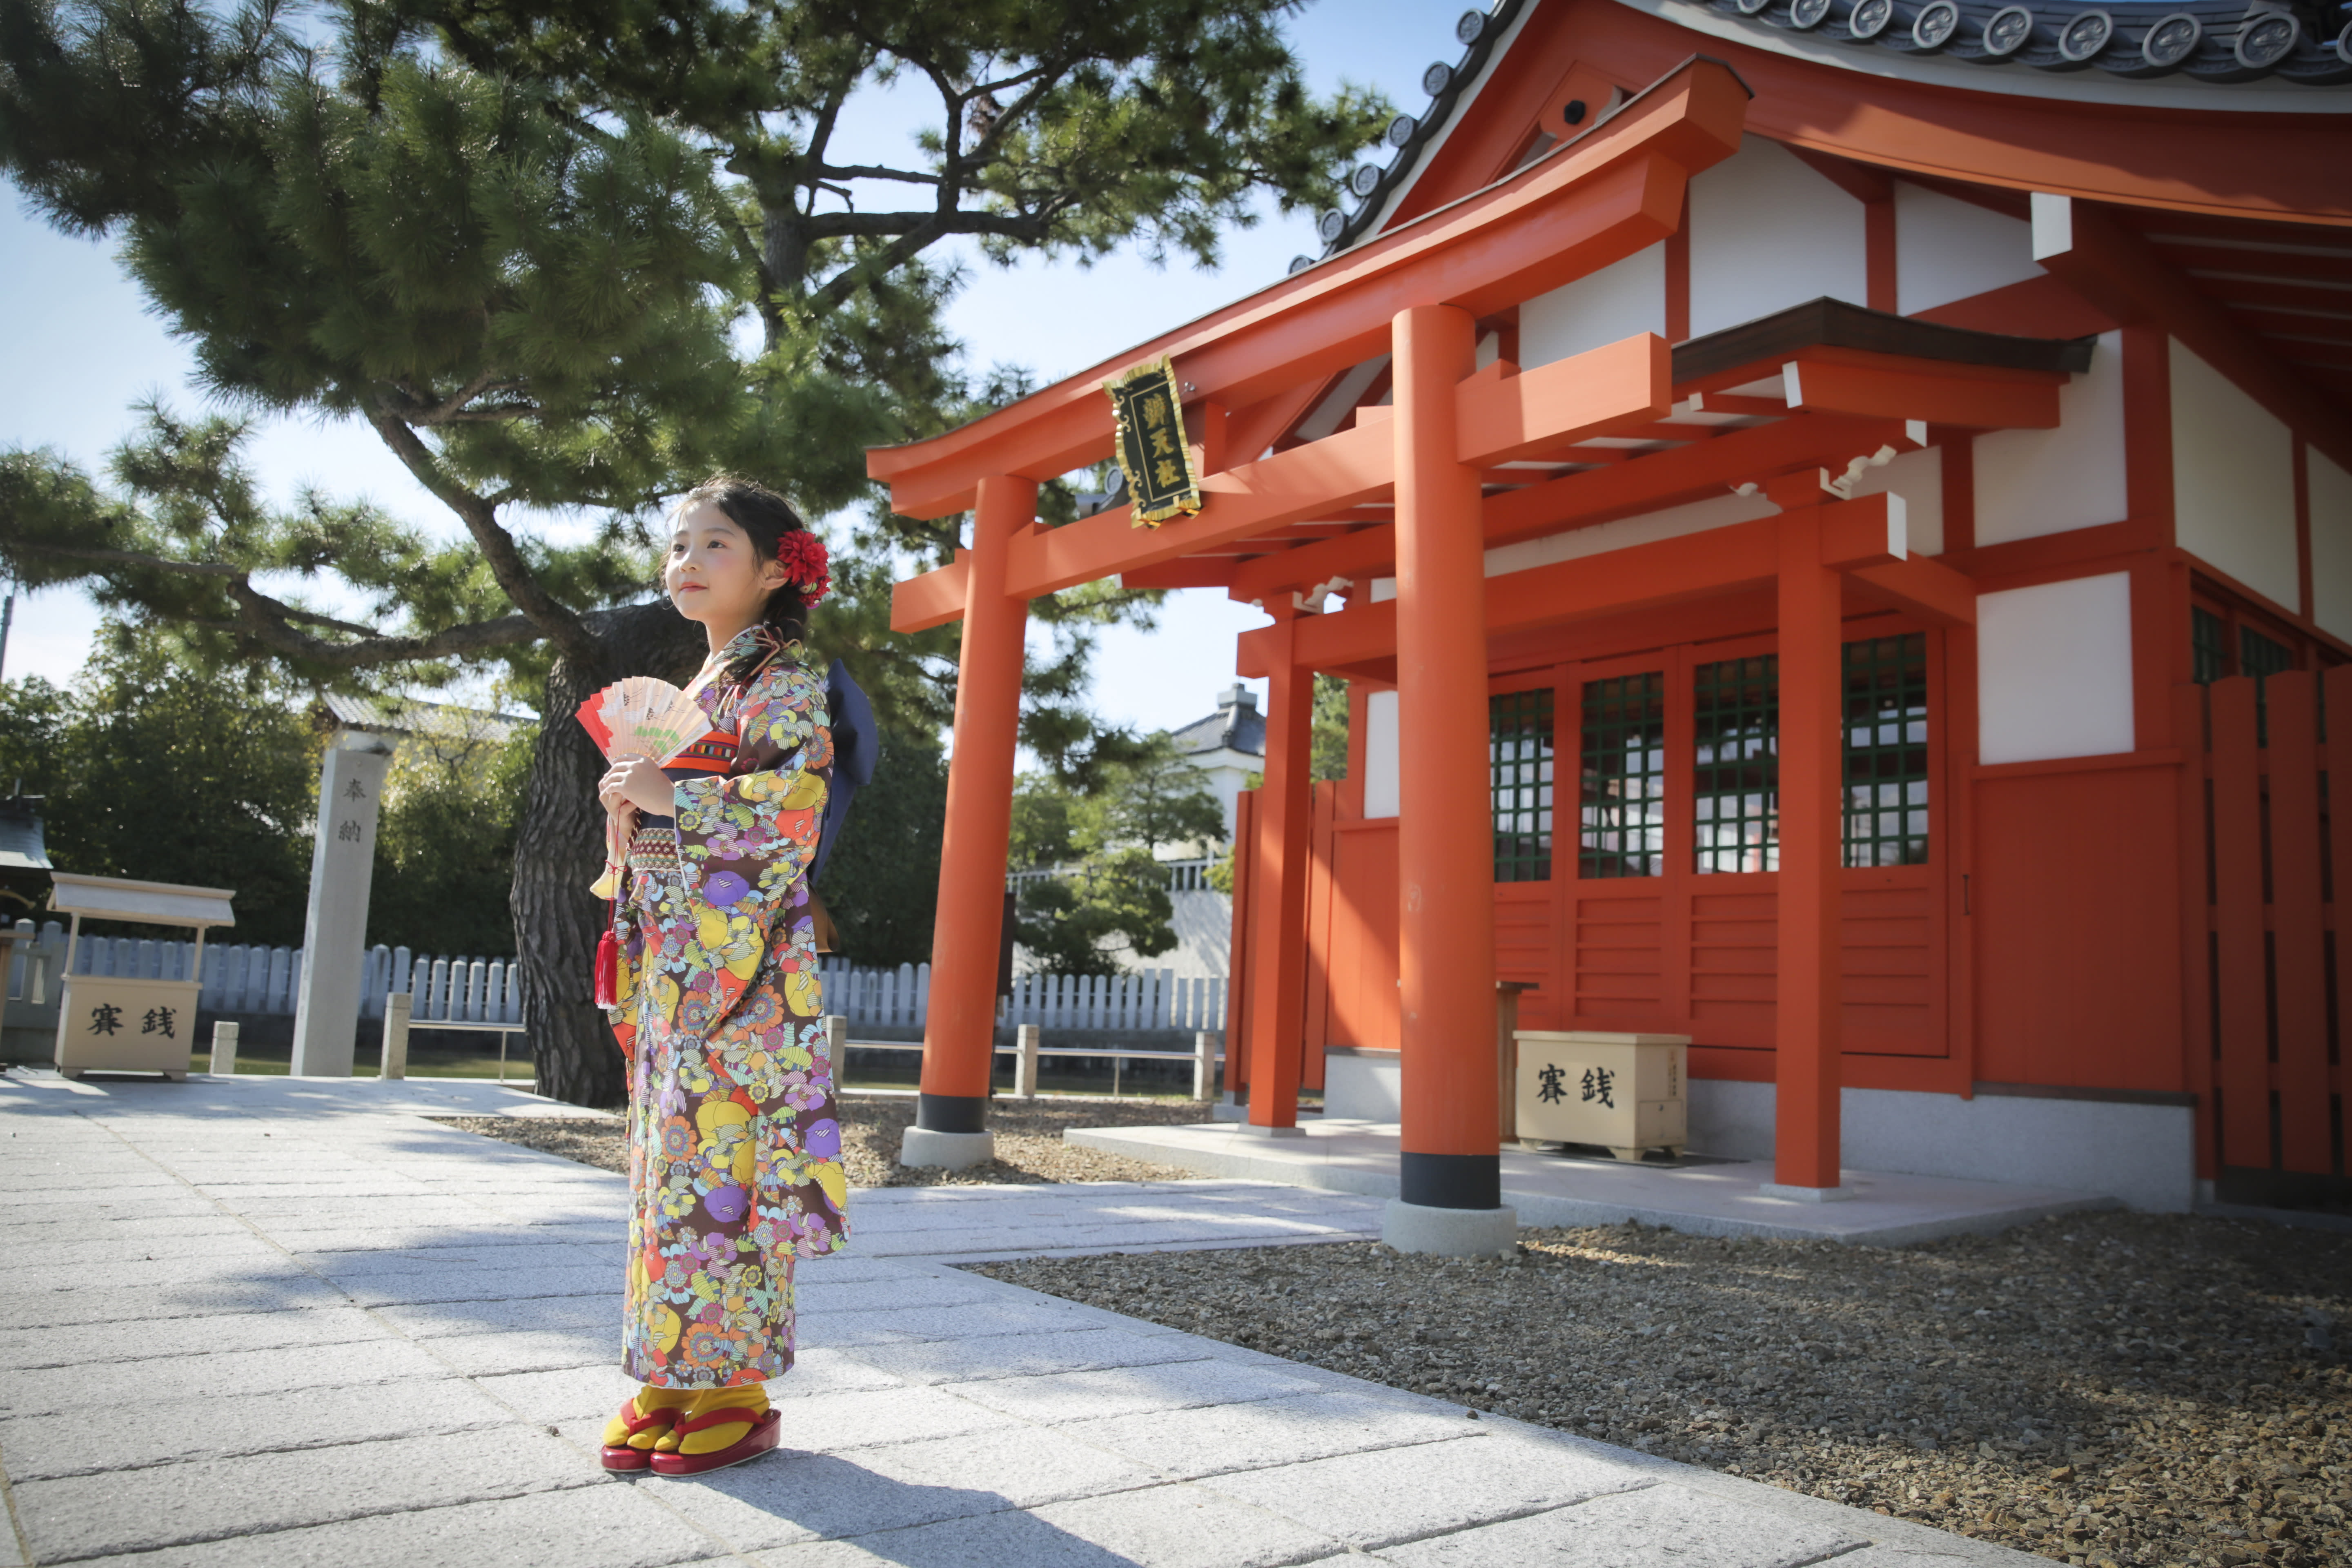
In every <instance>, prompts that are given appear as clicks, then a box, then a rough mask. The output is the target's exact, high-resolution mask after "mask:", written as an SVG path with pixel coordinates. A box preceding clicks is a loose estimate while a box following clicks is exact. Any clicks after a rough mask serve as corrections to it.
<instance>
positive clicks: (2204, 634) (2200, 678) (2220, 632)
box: [2189, 605, 2230, 686]
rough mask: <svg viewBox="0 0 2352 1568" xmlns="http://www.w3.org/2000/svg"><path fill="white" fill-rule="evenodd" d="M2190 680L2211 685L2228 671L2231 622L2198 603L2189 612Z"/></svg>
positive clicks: (2201, 684) (2202, 684)
mask: <svg viewBox="0 0 2352 1568" xmlns="http://www.w3.org/2000/svg"><path fill="white" fill-rule="evenodd" d="M2189 668H2190V670H2191V679H2194V680H2195V681H2196V682H2197V684H2198V685H2200V686H2210V685H2212V684H2213V682H2215V681H2217V680H2219V679H2221V678H2222V677H2223V676H2225V675H2227V674H2229V673H2230V624H2229V623H2228V622H2227V621H2225V620H2223V619H2222V618H2221V616H2217V615H2215V614H2214V613H2213V612H2212V611H2210V610H2209V609H2207V608H2205V607H2204V606H2203V605H2191V606H2190V607H2189Z"/></svg>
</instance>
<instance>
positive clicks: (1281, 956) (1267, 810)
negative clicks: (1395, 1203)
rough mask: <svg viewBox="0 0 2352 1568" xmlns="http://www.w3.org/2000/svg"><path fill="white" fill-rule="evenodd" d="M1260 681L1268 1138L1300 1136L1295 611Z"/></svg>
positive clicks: (1255, 984) (1253, 1010)
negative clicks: (1262, 700) (1263, 686)
mask: <svg viewBox="0 0 2352 1568" xmlns="http://www.w3.org/2000/svg"><path fill="white" fill-rule="evenodd" d="M1275 620H1276V626H1275V647H1274V649H1273V650H1272V653H1273V668H1272V669H1271V671H1270V672H1269V673H1268V675H1267V677H1266V693H1265V697H1266V702H1265V783H1264V784H1261V785H1259V786H1258V791H1257V809H1256V811H1255V812H1254V813H1253V814H1252V816H1253V817H1254V820H1253V822H1252V824H1251V831H1252V833H1253V835H1254V836H1255V857H1254V864H1253V866H1252V875H1251V883H1250V898H1251V900H1252V902H1253V904H1254V906H1255V907H1254V908H1253V909H1252V910H1251V911H1250V922H1249V942H1250V963H1249V973H1250V990H1249V1051H1250V1060H1249V1087H1250V1098H1249V1121H1248V1122H1247V1123H1246V1124H1245V1125H1244V1131H1251V1132H1256V1133H1259V1134H1262V1135H1265V1136H1269V1137H1271V1136H1281V1135H1292V1136H1296V1135H1297V1133H1298V1077H1299V1069H1300V1067H1301V1065H1302V1062H1301V1056H1302V1047H1301V1034H1302V1031H1303V1029H1304V1026H1305V1023H1306V1013H1307V855H1308V852H1309V850H1308V843H1307V833H1308V828H1309V826H1310V816H1309V813H1310V809H1311V808H1310V805H1309V801H1308V778H1307V772H1308V764H1309V763H1310V761H1311V755H1310V752H1311V748H1312V746H1313V728H1312V721H1313V719H1314V711H1315V672H1314V671H1313V670H1311V669H1302V668H1299V667H1298V666H1297V665H1296V664H1294V663H1293V662H1292V648H1293V646H1294V644H1295V642H1296V640H1297V638H1296V633H1297V625H1298V622H1297V610H1295V609H1293V608H1291V607H1289V606H1287V605H1285V606H1282V607H1280V608H1278V609H1276V612H1275Z"/></svg>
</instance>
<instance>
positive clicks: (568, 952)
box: [508, 603, 705, 1108]
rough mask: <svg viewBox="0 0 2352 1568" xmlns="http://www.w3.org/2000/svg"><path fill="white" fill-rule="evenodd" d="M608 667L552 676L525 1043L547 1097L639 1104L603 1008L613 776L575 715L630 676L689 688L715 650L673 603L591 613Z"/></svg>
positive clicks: (565, 669)
mask: <svg viewBox="0 0 2352 1568" xmlns="http://www.w3.org/2000/svg"><path fill="white" fill-rule="evenodd" d="M588 621H589V624H590V626H592V627H593V630H594V631H595V633H596V637H597V644H598V647H599V651H600V652H601V653H602V655H603V660H602V665H601V668H595V669H583V668H579V666H578V664H577V663H576V661H574V660H572V659H570V658H560V657H559V658H557V659H556V661H555V664H554V666H553V668H551V669H550V670H549V671H548V675H547V700H546V703H545V705H544V707H543V708H542V709H541V721H540V729H539V743H538V746H537V748H536V750H535V751H534V752H533V754H532V757H531V768H530V786H529V788H528V790H527V791H526V792H525V796H524V802H523V815H522V822H521V824H520V826H519V828H518V831H517V833H516V836H515V861H514V890H513V892H512V894H511V895H510V896H509V900H508V905H509V909H510V910H512V911H513V914H514V925H515V948H516V952H517V955H518V957H519V959H520V963H521V965H522V1023H523V1032H524V1037H525V1038H527V1039H529V1040H530V1043H531V1055H532V1058H533V1059H534V1061H535V1063H536V1069H537V1072H538V1077H539V1086H538V1087H539V1092H540V1093H541V1094H543V1095H546V1096H548V1097H549V1098H550V1099H553V1100H565V1101H567V1102H569V1103H571V1104H572V1105H588V1106H598V1107H606V1108H611V1107H618V1106H621V1105H625V1104H626V1103H627V1101H628V1098H629V1089H628V1083H627V1080H626V1079H625V1076H624V1074H623V1071H622V1061H621V1053H620V1049H619V1047H617V1046H615V1045H614V1040H613V1031H612V1027H611V1026H610V1025H608V1024H607V1023H606V1022H605V1019H604V1012H603V1011H602V1010H601V1009H600V1008H598V1007H597V1006H596V1004H595V991H594V986H595V964H596V939H597V938H598V937H600V936H602V935H603V934H604V921H605V910H604V901H603V900H600V899H598V898H596V897H595V896H594V895H593V894H592V893H591V892H589V890H588V887H589V884H590V883H592V882H593V881H594V880H595V879H596V873H597V872H598V870H599V869H601V868H603V866H604V806H603V805H601V804H599V803H598V801H597V799H596V780H597V778H598V776H599V775H600V774H602V773H604V758H603V757H601V756H600V755H598V754H597V751H596V747H595V743H594V742H592V741H590V740H589V738H588V732H587V731H585V730H583V729H582V728H581V727H580V725H579V724H578V722H576V721H574V720H573V718H572V710H574V709H576V708H578V707H579V706H580V704H581V703H582V702H583V701H585V700H587V699H588V698H589V697H590V696H592V695H593V694H594V693H595V692H596V691H598V690H600V689H603V688H604V687H605V686H606V685H608V684H610V683H611V682H613V681H614V680H618V679H621V678H622V677H623V676H625V675H653V676H658V677H660V678H661V679H664V680H669V681H674V682H677V683H679V684H683V683H684V682H686V681H687V680H688V679H692V677H693V674H694V671H695V669H696V668H698V666H699V665H700V663H701V661H702V657H703V654H704V651H705V647H704V643H703V636H702V628H701V627H700V626H696V625H695V624H694V623H693V622H691V621H688V620H687V619H685V618H684V617H682V616H679V615H678V614H677V611H675V610H673V609H672V608H670V606H669V605H667V604H662V603H655V604H651V605H632V606H630V607H628V608H626V609H623V610H615V611H612V612H610V613H608V614H604V615H598V616H590V617H588Z"/></svg>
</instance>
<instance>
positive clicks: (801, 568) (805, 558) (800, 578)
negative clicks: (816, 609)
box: [776, 529, 833, 605]
mask: <svg viewBox="0 0 2352 1568" xmlns="http://www.w3.org/2000/svg"><path fill="white" fill-rule="evenodd" d="M776 560H777V561H778V562H779V563H781V564H782V566H783V569H784V573H785V575H786V576H787V577H788V578H789V579H790V580H791V582H792V584H793V587H795V588H798V589H799V590H800V591H801V602H802V603H803V604H805V605H814V604H815V603H816V602H817V601H818V600H819V599H822V598H824V596H825V595H827V594H829V593H831V592H833V579H832V578H831V577H830V576H828V575H827V571H828V570H829V565H830V560H831V558H830V557H829V556H828V555H827V554H826V552H825V548H824V540H822V539H819V538H818V537H817V536H816V535H815V534H814V533H811V532H809V531H807V530H805V529H796V530H794V531H793V532H790V533H787V534H784V535H783V536H782V537H781V538H779V539H778V540H777V541H776Z"/></svg>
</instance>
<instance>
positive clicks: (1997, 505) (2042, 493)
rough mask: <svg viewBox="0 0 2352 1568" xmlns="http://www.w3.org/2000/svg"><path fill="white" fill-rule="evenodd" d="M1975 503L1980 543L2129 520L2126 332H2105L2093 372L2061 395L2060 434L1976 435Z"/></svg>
mask: <svg viewBox="0 0 2352 1568" xmlns="http://www.w3.org/2000/svg"><path fill="white" fill-rule="evenodd" d="M1976 499H1977V542H1978V543H1979V545H1984V544H2000V543H2003V542H2006V541H2009V540H2011V539H2033V538H2037V537H2039V536H2040V535H2042V534H2045V533H2063V532H2065V531H2067V530H2069V529H2075V528H2096V527H2098V526H2099V525H2100V524H2102V523H2108V522H2121V521H2123V520H2124V518H2125V516H2126V513H2127V512H2128V511H2129V510H2130V505H2131V503H2130V501H2129V500H2128V499H2127V498H2126V491H2125V487H2124V350H2123V334H2122V333H2121V332H2105V333H2102V334H2101V335H2100V337H2099V341H2098V343H2097V345H2096V346H2095V347H2094V348H2093V349H2092V351H2091V368H2090V369H2089V370H2087V371H2084V373H2083V374H2080V375H2077V376H2075V377H2074V378H2073V379H2072V380H2071V381H2069V382H2068V383H2067V384H2065V385H2064V386H2063V387H2061V388H2060V389H2059V391H2058V427H2057V428H2056V429H2055V430H1991V431H1988V432H1986V433H1985V434H1984V435H1981V436H1979V437H1977V439H1976Z"/></svg>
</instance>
